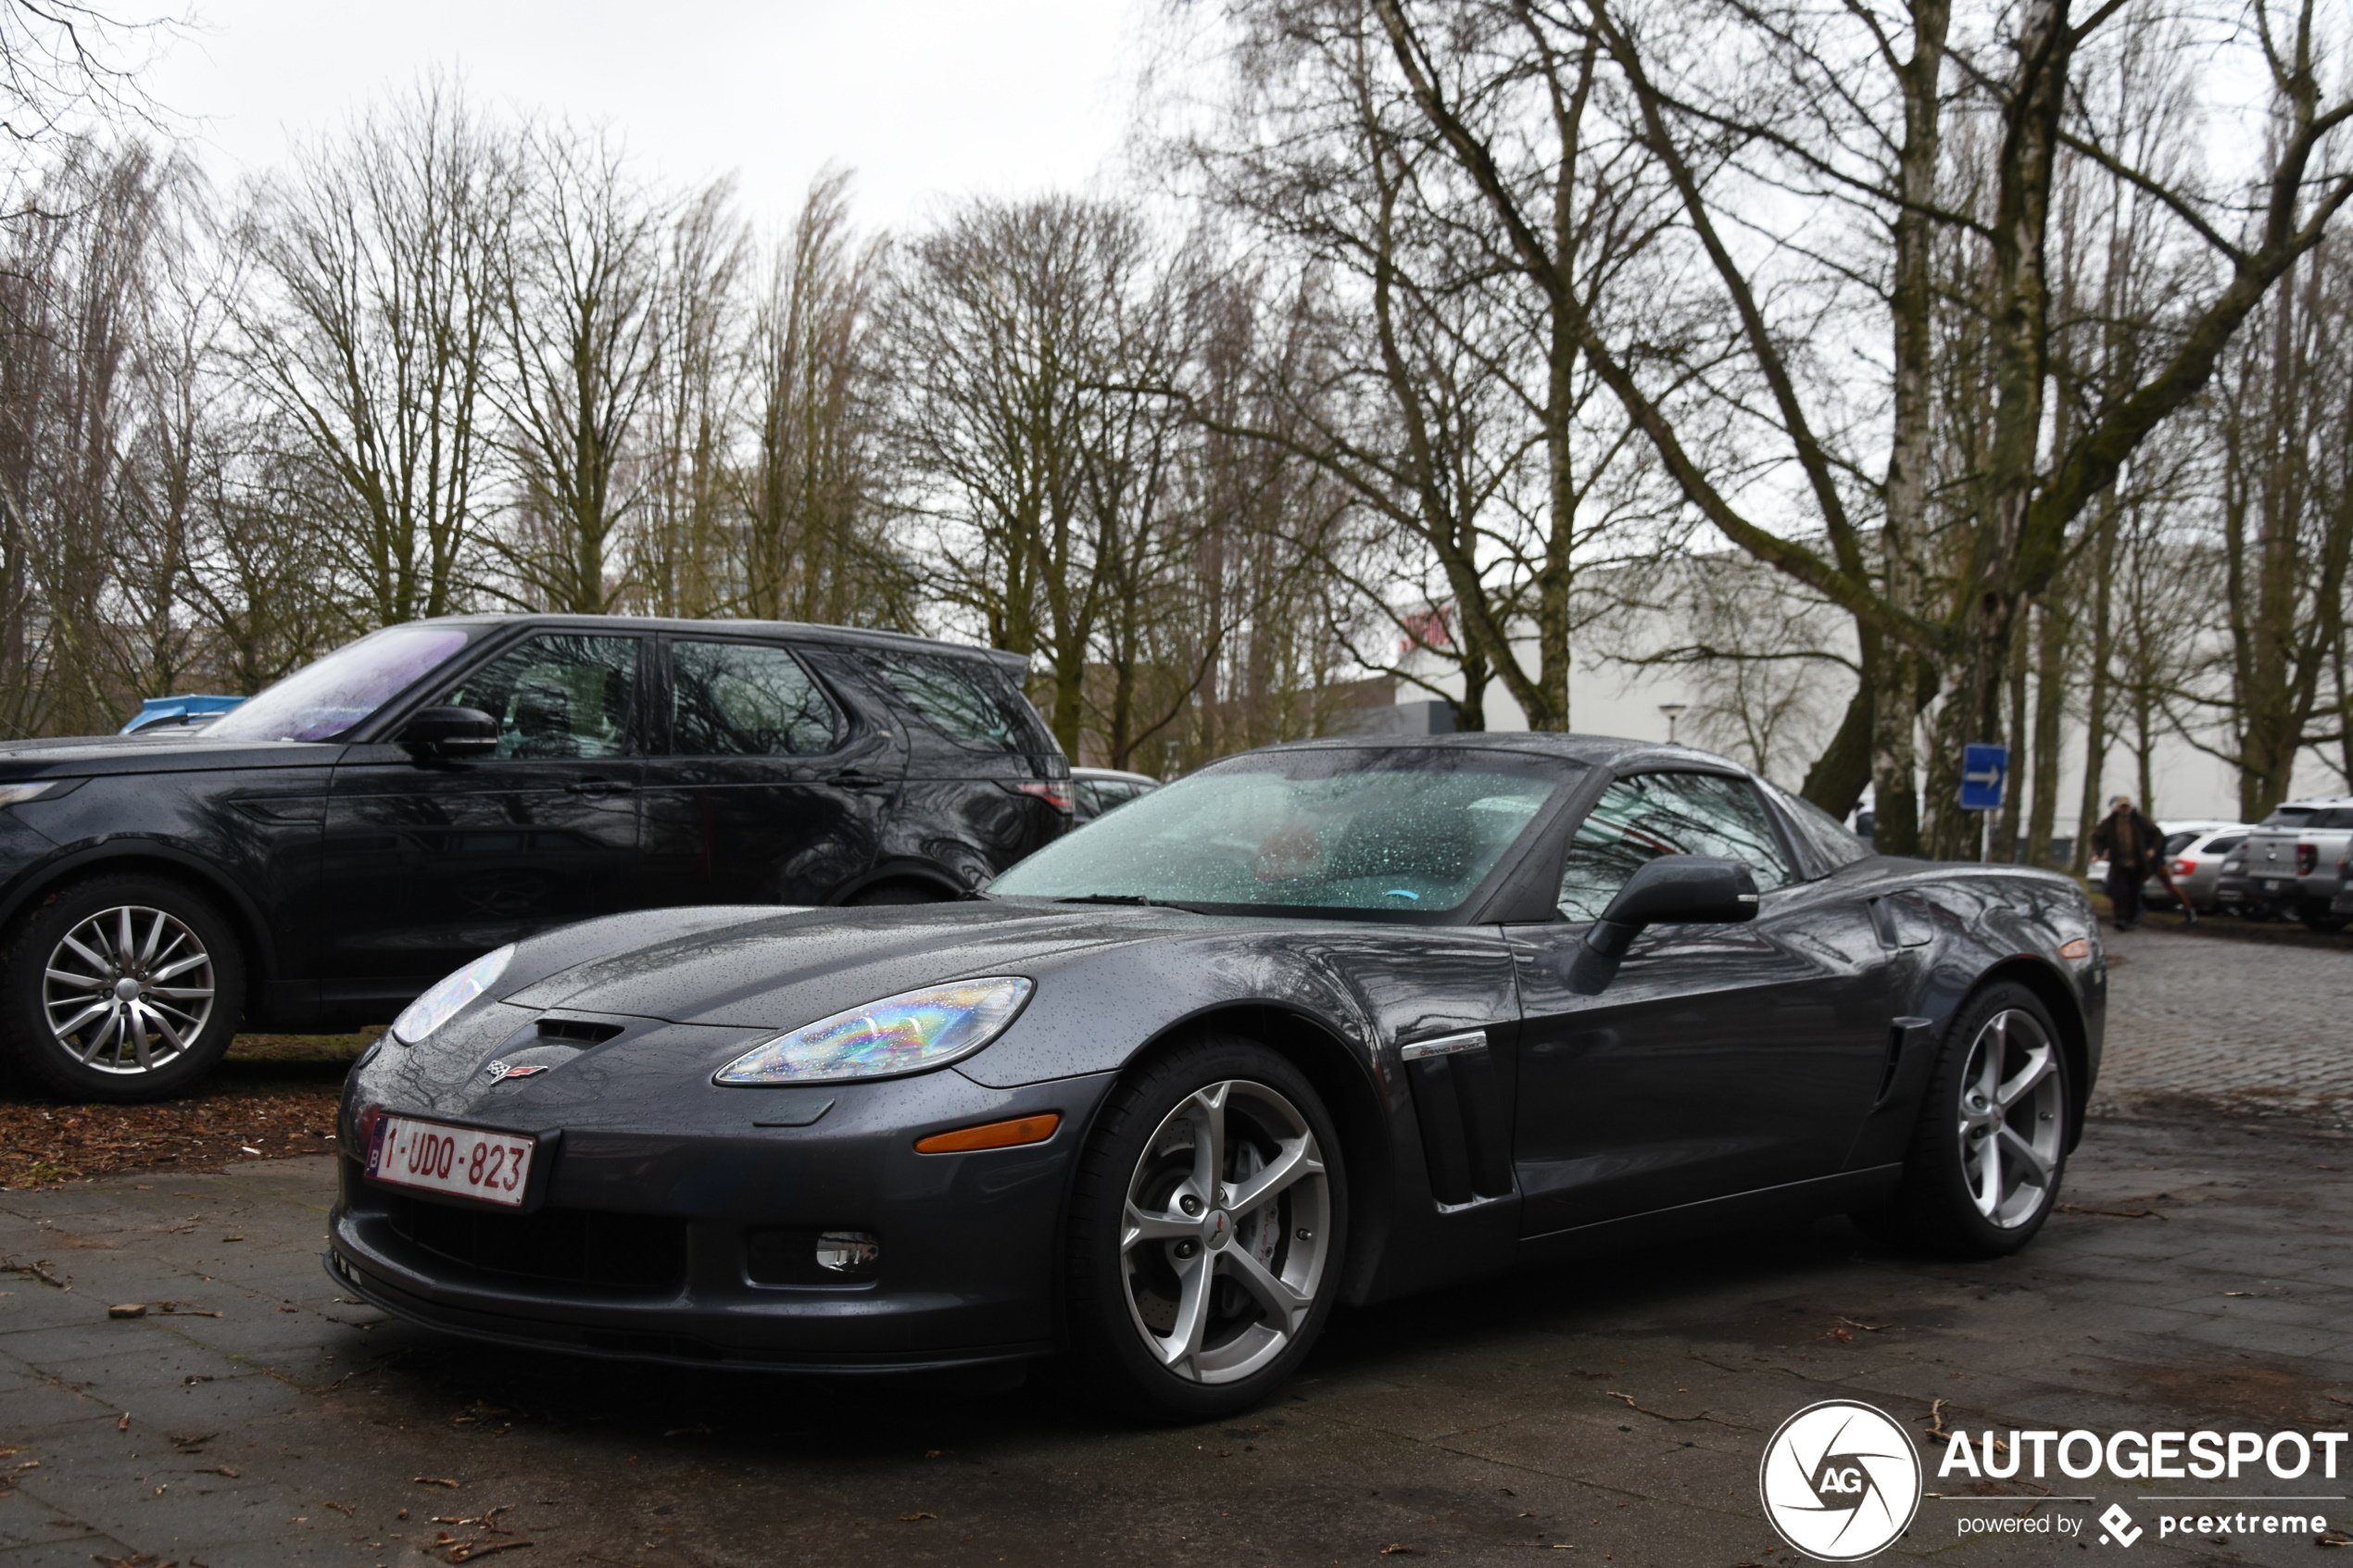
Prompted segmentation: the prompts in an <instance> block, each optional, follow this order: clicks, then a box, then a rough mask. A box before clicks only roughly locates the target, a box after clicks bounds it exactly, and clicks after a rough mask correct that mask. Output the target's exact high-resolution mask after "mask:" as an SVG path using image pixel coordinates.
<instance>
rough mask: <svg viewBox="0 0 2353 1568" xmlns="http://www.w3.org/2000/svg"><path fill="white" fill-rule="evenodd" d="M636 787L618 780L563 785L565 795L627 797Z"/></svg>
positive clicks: (586, 780)
mask: <svg viewBox="0 0 2353 1568" xmlns="http://www.w3.org/2000/svg"><path fill="white" fill-rule="evenodd" d="M636 787H637V786H636V785H635V784H624V783H623V782H622V781H621V780H619V779H583V780H581V781H580V783H578V784H566V785H564V793H565V794H566V795H586V796H598V795H627V794H628V793H629V792H630V791H632V790H634V789H635V788H636Z"/></svg>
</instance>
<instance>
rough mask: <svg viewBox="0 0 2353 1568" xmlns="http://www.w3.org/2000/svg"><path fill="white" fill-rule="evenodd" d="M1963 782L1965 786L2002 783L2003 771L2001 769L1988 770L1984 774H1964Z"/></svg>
mask: <svg viewBox="0 0 2353 1568" xmlns="http://www.w3.org/2000/svg"><path fill="white" fill-rule="evenodd" d="M1961 782H1962V783H1963V784H2000V783H2001V782H2002V770H2001V769H1999V768H1988V769H1986V770H1985V771H1983V772H1982V773H1963V774H1962V775H1961Z"/></svg>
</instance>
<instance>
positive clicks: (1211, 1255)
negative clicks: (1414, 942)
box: [1067, 1035, 1348, 1421]
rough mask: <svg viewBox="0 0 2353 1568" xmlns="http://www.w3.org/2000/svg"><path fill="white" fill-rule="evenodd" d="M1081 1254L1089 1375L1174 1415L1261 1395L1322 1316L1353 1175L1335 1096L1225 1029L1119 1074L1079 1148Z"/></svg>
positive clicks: (1075, 1214)
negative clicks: (1329, 1101) (1327, 1104)
mask: <svg viewBox="0 0 2353 1568" xmlns="http://www.w3.org/2000/svg"><path fill="white" fill-rule="evenodd" d="M1069 1234H1070V1257H1069V1268H1068V1271H1067V1287H1068V1290H1069V1306H1070V1325H1071V1333H1072V1339H1073V1348H1074V1352H1075V1355H1076V1360H1077V1361H1078V1362H1079V1363H1080V1367H1081V1370H1082V1373H1083V1374H1085V1375H1086V1377H1087V1381H1088V1386H1089V1387H1090V1388H1092V1389H1094V1390H1096V1391H1097V1392H1099V1393H1100V1394H1101V1395H1102V1396H1103V1397H1105V1398H1107V1399H1109V1400H1110V1401H1111V1402H1113V1403H1114V1404H1117V1405H1120V1406H1123V1407H1125V1408H1126V1409H1129V1410H1132V1411H1139V1412H1141V1413H1145V1414H1149V1415H1151V1416H1155V1417H1159V1418H1164V1419H1166V1418H1175V1419H1177V1420H1189V1421H1200V1420H1208V1419H1213V1418H1214V1417H1218V1416H1223V1415H1230V1414H1232V1413H1234V1412H1236V1411H1243V1410H1247V1409H1249V1408H1250V1407H1251V1406H1252V1405H1254V1404H1257V1403H1258V1402H1259V1401H1260V1400H1262V1399H1265V1398H1266V1397H1267V1395H1269V1394H1271V1393H1273V1392H1274V1391H1275V1389H1276V1388H1277V1387H1279V1386H1281V1385H1282V1384H1283V1382H1284V1381H1285V1380H1286V1379H1288V1378H1289V1377H1290V1375H1291V1374H1293V1373H1294V1372H1295V1371H1297V1370H1298V1367H1299V1364H1300V1362H1301V1361H1303V1360H1305V1358H1306V1356H1307V1354H1308V1352H1309V1350H1310V1349H1311V1348H1313V1347H1314V1345H1315V1340H1316V1338H1317V1336H1320V1335H1321V1334H1322V1332H1323V1328H1324V1323H1325V1322H1326V1320H1327V1318H1328V1317H1329V1315H1330V1311H1331V1298H1332V1295H1333V1292H1334V1290H1335V1288H1336V1287H1337V1284H1338V1281H1339V1277H1340V1260H1341V1257H1342V1254H1343V1251H1344V1248H1345V1246H1346V1242H1347V1236H1348V1187H1347V1180H1346V1175H1345V1173H1344V1172H1343V1170H1342V1168H1341V1164H1340V1144H1339V1138H1338V1135H1337V1134H1336V1133H1335V1131H1334V1129H1333V1126H1332V1123H1331V1118H1330V1116H1329V1115H1328V1114H1327V1111H1326V1110H1325V1108H1324V1105H1323V1102H1322V1101H1321V1099H1320V1098H1318V1097H1317V1096H1316V1094H1315V1089H1314V1087H1313V1086H1312V1085H1309V1084H1308V1082H1307V1080H1306V1079H1305V1077H1304V1076H1302V1074H1301V1073H1299V1071H1298V1070H1297V1069H1296V1068H1294V1067H1292V1066H1291V1065H1290V1062H1288V1061H1286V1060H1284V1059H1283V1058H1282V1057H1281V1056H1280V1055H1278V1054H1277V1053H1276V1052H1274V1051H1272V1050H1269V1049H1267V1048H1266V1047H1264V1046H1260V1045H1258V1044H1256V1043H1254V1042H1252V1041H1248V1040H1242V1039H1238V1038H1235V1037H1233V1036H1230V1035H1211V1036H1207V1037H1204V1038H1202V1039H1201V1040H1198V1041H1195V1042H1192V1043H1191V1044H1189V1045H1186V1046H1183V1047H1179V1048H1177V1049H1176V1050H1175V1051H1172V1052H1170V1053H1169V1054H1168V1055H1166V1056H1164V1057H1162V1058H1160V1059H1159V1060H1156V1061H1154V1062H1152V1063H1151V1065H1150V1066H1148V1067H1147V1068H1145V1069H1144V1070H1143V1071H1142V1072H1141V1073H1139V1074H1138V1075H1136V1076H1135V1077H1133V1078H1131V1079H1130V1080H1128V1081H1127V1082H1126V1083H1124V1084H1122V1085H1120V1086H1119V1087H1118V1088H1117V1089H1115V1090H1114V1091H1113V1096H1112V1098H1111V1100H1110V1102H1109V1103H1108V1104H1106V1105H1105V1107H1104V1109H1103V1113H1102V1115H1101V1117H1100V1118H1099V1119H1098V1121H1097V1123H1096V1128H1095V1131H1094V1134H1093V1135H1092V1136H1091V1137H1090V1138H1089V1139H1088V1146H1087V1150H1086V1153H1085V1154H1084V1155H1083V1156H1082V1157H1081V1163H1080V1167H1079V1173H1078V1179H1077V1184H1076V1190H1075V1192H1074V1195H1073V1204H1072V1212H1071V1223H1070V1233H1069Z"/></svg>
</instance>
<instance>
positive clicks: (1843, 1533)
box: [1756, 1399, 1920, 1562]
mask: <svg viewBox="0 0 2353 1568" xmlns="http://www.w3.org/2000/svg"><path fill="white" fill-rule="evenodd" d="M1756 1488H1757V1492H1758V1494H1759V1495H1760V1496H1761V1497H1762V1498H1763V1499H1764V1502H1765V1516H1766V1518H1768V1519H1769V1520H1771V1521H1772V1524H1773V1528H1774V1529H1776V1530H1778V1531H1780V1536H1781V1538H1782V1539H1783V1540H1785V1541H1787V1542H1789V1544H1790V1545H1792V1546H1793V1547H1795V1548H1796V1549H1798V1550H1800V1551H1802V1552H1804V1553H1805V1554H1806V1556H1808V1557H1810V1558H1813V1559H1815V1560H1816V1561H1817V1562H1856V1561H1858V1560H1860V1559H1862V1558H1866V1557H1870V1556H1873V1555H1875V1554H1877V1553H1879V1552H1881V1551H1884V1550H1886V1549H1887V1548H1888V1547H1889V1546H1891V1545H1893V1544H1894V1541H1895V1539H1896V1538H1897V1537H1900V1536H1902V1535H1903V1533H1904V1532H1905V1531H1906V1529H1909V1528H1910V1527H1911V1524H1912V1515H1913V1514H1915V1513H1917V1512H1919V1506H1920V1456H1919V1450H1918V1449H1915V1448H1913V1447H1912V1438H1911V1435H1910V1434H1909V1433H1907V1432H1906V1431H1905V1430H1904V1428H1903V1427H1902V1426H1900V1425H1898V1424H1896V1422H1895V1421H1894V1418H1893V1417H1891V1416H1890V1415H1888V1413H1887V1412H1886V1411H1881V1410H1878V1409H1876V1408H1874V1407H1872V1406H1870V1405H1866V1404H1861V1403H1858V1402H1857V1401H1856V1400H1853V1399H1825V1400H1823V1401H1822V1402H1821V1403H1820V1404H1818V1405H1808V1406H1806V1408H1805V1409H1804V1410H1802V1411H1798V1412H1797V1413H1796V1414H1795V1415H1793V1416H1791V1417H1790V1418H1789V1419H1788V1420H1787V1421H1784V1422H1782V1423H1781V1424H1780V1430H1779V1431H1777V1432H1775V1433H1774V1434H1773V1436H1772V1439H1771V1441H1769V1442H1768V1443H1767V1444H1766V1445H1765V1459H1764V1461H1763V1463H1761V1464H1760V1465H1759V1466H1758V1467H1757V1473H1756Z"/></svg>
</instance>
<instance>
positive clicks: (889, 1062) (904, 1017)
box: [711, 975, 1037, 1084]
mask: <svg viewBox="0 0 2353 1568" xmlns="http://www.w3.org/2000/svg"><path fill="white" fill-rule="evenodd" d="M1035 989H1037V987H1036V986H1035V985H1032V984H1031V983H1030V982H1029V981H1027V980H1024V979H1022V978H1021V977H1020V976H1018V975H1000V976H997V977H995V978H992V979H988V980H965V981H960V982H958V983H957V984H956V985H935V986H932V987H930V988H929V989H927V990H923V991H908V992H904V993H902V994H900V995H899V996H896V997H885V998H884V999H883V1000H881V1001H879V1002H868V1003H867V1004H866V1005H865V1006H864V1007H860V1008H851V1009H850V1010H849V1011H848V1012H837V1013H836V1014H834V1015H833V1016H832V1017H831V1018H821V1019H819V1020H818V1021H817V1022H814V1023H812V1024H811V1025H809V1027H807V1028H806V1029H796V1030H794V1031H793V1032H792V1033H791V1034H789V1035H778V1036H777V1037H776V1038H774V1039H773V1040H769V1041H766V1042H764V1043H762V1044H761V1045H757V1046H754V1047H752V1048H751V1049H749V1050H748V1051H746V1052H745V1053H744V1054H743V1055H741V1056H739V1057H737V1058H736V1060H733V1061H731V1062H729V1063H728V1064H727V1065H726V1066H724V1067H723V1068H721V1069H720V1070H719V1071H718V1072H717V1073H712V1074H711V1082H712V1083H714V1084H820V1083H828V1082H831V1081H833V1080H836V1079H841V1078H887V1077H892V1076H895V1075H897V1074H899V1073H922V1072H925V1071H927V1070H928V1069H930V1068H934V1067H945V1066H946V1065H947V1064H948V1063H950V1062H951V1061H954V1060H957V1059H958V1058H959V1057H966V1056H970V1055H972V1053H973V1052H975V1051H976V1050H978V1049H980V1047H983V1046H985V1045H987V1044H988V1042H989V1041H991V1040H993V1039H995V1038H996V1037H997V1036H998V1035H1001V1034H1003V1033H1004V1032H1005V1026H1006V1025H1007V1024H1009V1023H1011V1022H1013V1017H1014V1015H1015V1014H1017V1013H1018V1012H1020V1011H1021V1007H1022V1004H1023V1003H1024V1002H1026V1001H1027V1000H1029V993H1030V992H1031V991H1033V990H1035Z"/></svg>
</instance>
